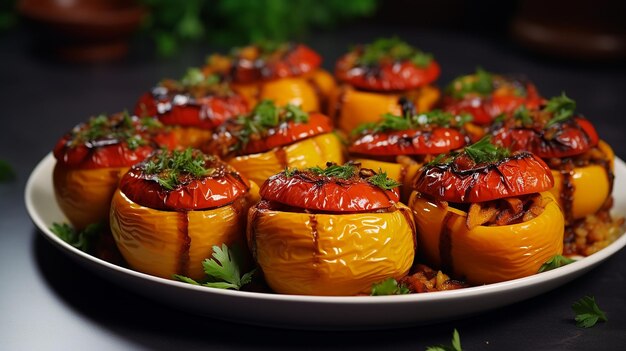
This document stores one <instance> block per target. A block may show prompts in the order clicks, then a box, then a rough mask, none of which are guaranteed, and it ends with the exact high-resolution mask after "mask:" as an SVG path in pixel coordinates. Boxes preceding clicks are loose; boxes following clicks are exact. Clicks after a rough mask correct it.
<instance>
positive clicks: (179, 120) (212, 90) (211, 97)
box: [135, 68, 249, 148]
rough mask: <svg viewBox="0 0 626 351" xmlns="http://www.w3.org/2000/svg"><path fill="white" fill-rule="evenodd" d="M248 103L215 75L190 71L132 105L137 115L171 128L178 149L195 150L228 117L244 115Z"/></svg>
mask: <svg viewBox="0 0 626 351" xmlns="http://www.w3.org/2000/svg"><path fill="white" fill-rule="evenodd" d="M248 111H249V107H248V102H247V101H246V100H245V98H244V97H243V95H240V94H237V93H235V92H234V91H233V90H232V89H231V88H230V87H229V86H228V84H227V83H225V82H223V78H221V77H219V76H218V75H204V74H203V73H202V71H201V70H200V69H197V68H190V69H189V70H188V71H187V74H186V75H185V76H184V77H183V78H182V79H181V80H179V81H176V80H171V79H166V80H163V81H162V82H160V83H159V84H158V85H157V86H156V87H154V88H153V89H152V91H150V92H147V93H145V94H144V95H142V96H141V97H140V99H139V101H137V104H136V106H135V114H137V115H138V116H155V117H156V118H158V120H159V121H160V122H161V123H163V124H164V125H166V126H169V127H170V128H171V129H172V132H173V133H174V135H175V136H176V139H177V140H176V143H177V145H179V146H181V147H183V148H184V147H189V146H191V147H198V146H200V145H202V144H203V143H205V142H207V141H208V140H209V139H210V138H211V131H212V130H213V129H215V128H216V127H217V126H219V125H220V124H222V123H223V122H224V121H226V120H227V119H229V118H232V117H235V116H238V115H240V114H244V113H247V112H248Z"/></svg>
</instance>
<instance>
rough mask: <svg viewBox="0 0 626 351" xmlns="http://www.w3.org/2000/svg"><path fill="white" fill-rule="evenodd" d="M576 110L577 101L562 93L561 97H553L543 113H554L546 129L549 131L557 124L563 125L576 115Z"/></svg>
mask: <svg viewBox="0 0 626 351" xmlns="http://www.w3.org/2000/svg"><path fill="white" fill-rule="evenodd" d="M575 110H576V101H574V100H572V99H570V98H569V97H567V95H565V93H561V96H556V97H553V98H552V99H550V100H548V103H547V104H546V106H545V107H544V108H543V111H545V112H550V113H552V114H553V115H552V119H550V120H549V121H548V122H547V123H546V125H545V127H544V129H548V128H550V127H552V126H554V125H556V124H559V123H562V122H565V121H567V120H568V119H570V118H571V117H572V116H573V115H574V111H575Z"/></svg>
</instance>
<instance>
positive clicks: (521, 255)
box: [409, 192, 564, 285]
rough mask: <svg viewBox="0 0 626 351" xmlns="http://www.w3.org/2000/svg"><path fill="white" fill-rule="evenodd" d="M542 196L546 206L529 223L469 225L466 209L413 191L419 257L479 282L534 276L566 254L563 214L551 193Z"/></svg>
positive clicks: (460, 276)
mask: <svg viewBox="0 0 626 351" xmlns="http://www.w3.org/2000/svg"><path fill="white" fill-rule="evenodd" d="M541 196H542V201H543V203H544V204H543V205H544V210H543V212H542V213H541V214H540V215H539V216H538V217H536V218H534V219H532V220H530V221H527V222H522V223H517V224H512V225H505V226H477V227H475V228H473V229H468V228H467V226H466V218H467V212H465V211H462V210H459V209H456V208H454V207H451V206H444V205H442V204H441V203H436V202H433V201H430V200H427V199H426V198H424V197H422V196H420V195H419V194H418V193H417V192H414V193H413V195H412V197H411V199H410V201H409V207H410V208H411V209H412V210H413V214H414V216H415V223H416V226H417V232H418V242H419V245H420V255H422V256H423V257H424V258H426V260H427V261H428V262H429V263H431V264H432V265H434V266H436V267H441V268H443V269H444V270H445V271H447V272H449V274H451V275H453V276H455V277H458V278H463V279H465V280H466V281H467V282H468V283H470V284H476V285H479V284H490V283H497V282H502V281H507V280H511V279H516V278H521V277H526V276H530V275H533V274H536V273H537V272H538V271H539V268H540V267H541V265H543V264H544V263H545V262H546V261H548V260H549V259H550V258H552V257H553V256H554V255H560V254H561V253H562V252H563V226H564V221H563V214H562V213H561V210H560V208H559V206H558V204H557V202H556V201H555V199H554V197H553V195H552V194H550V193H549V192H543V193H541Z"/></svg>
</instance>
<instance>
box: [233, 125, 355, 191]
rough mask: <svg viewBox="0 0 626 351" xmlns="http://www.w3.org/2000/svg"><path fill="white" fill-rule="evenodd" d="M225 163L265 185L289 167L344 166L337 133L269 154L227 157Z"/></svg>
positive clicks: (323, 135)
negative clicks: (333, 164)
mask: <svg viewBox="0 0 626 351" xmlns="http://www.w3.org/2000/svg"><path fill="white" fill-rule="evenodd" d="M225 161H226V162H227V163H228V164H230V165H231V166H233V167H234V168H235V169H236V170H238V171H239V172H240V173H241V174H243V175H245V176H246V177H247V178H248V179H250V180H251V181H254V182H256V183H257V184H262V183H263V182H264V181H265V180H266V179H267V178H269V177H270V176H272V175H274V174H276V173H278V172H281V171H283V170H284V169H285V167H290V168H293V167H298V168H307V167H314V166H323V165H325V164H326V162H335V163H337V164H343V162H344V156H343V146H342V144H341V141H340V140H339V138H338V137H337V136H336V135H335V134H333V133H325V134H320V135H317V136H314V137H312V138H308V139H304V140H301V141H298V142H295V143H293V144H290V145H285V146H278V147H275V148H274V149H272V150H270V151H267V152H260V153H254V154H249V155H242V156H235V157H232V158H227V159H225Z"/></svg>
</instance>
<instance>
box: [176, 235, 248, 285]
mask: <svg viewBox="0 0 626 351" xmlns="http://www.w3.org/2000/svg"><path fill="white" fill-rule="evenodd" d="M238 261H240V260H239V258H238V257H237V254H236V252H235V251H234V250H231V249H229V248H228V246H227V245H226V244H222V247H221V248H220V247H219V246H217V245H215V246H213V254H212V258H207V259H206V260H204V261H203V262H202V267H204V272H205V273H206V274H207V275H208V276H209V278H210V279H211V280H212V281H209V282H205V283H202V284H200V283H198V282H197V281H195V280H193V279H191V278H189V277H185V276H182V275H179V274H174V279H176V280H179V281H181V282H184V283H189V284H193V285H202V286H207V287H210V288H218V289H235V290H240V289H241V287H243V286H244V285H246V284H248V283H250V282H251V281H252V275H253V274H254V273H255V272H256V269H253V270H252V271H250V272H248V273H245V274H243V275H242V274H241V272H240V264H241V263H240V262H238Z"/></svg>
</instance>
